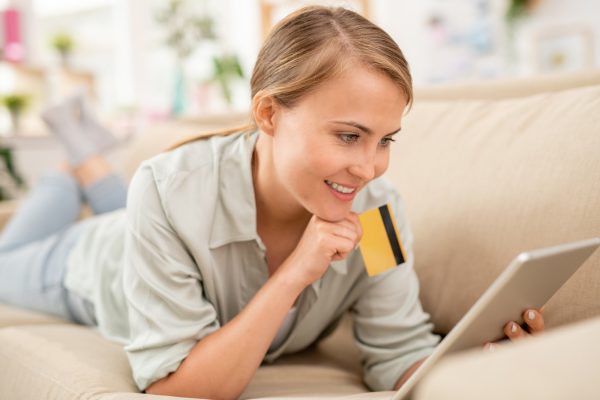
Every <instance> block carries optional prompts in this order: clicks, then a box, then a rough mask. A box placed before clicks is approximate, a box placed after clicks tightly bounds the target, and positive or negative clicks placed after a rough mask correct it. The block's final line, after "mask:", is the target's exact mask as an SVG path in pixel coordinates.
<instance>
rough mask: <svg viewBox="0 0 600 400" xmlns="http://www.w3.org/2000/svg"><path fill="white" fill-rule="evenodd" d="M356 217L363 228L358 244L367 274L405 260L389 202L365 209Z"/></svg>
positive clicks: (381, 270)
mask: <svg viewBox="0 0 600 400" xmlns="http://www.w3.org/2000/svg"><path fill="white" fill-rule="evenodd" d="M358 218H359V220H360V224H361V226H362V230H363V235H362V238H361V240H360V242H359V244H358V245H359V249H360V254H361V255H362V258H363V261H364V263H365V268H366V269H367V274H368V275H369V276H375V275H378V274H380V273H382V272H384V271H387V270H388V269H391V268H394V267H396V266H398V265H400V264H403V263H404V262H405V260H406V253H405V251H404V246H403V245H402V240H401V239H400V235H399V234H398V229H397V227H396V222H395V219H394V215H393V213H392V209H391V207H390V206H389V204H385V205H383V206H381V207H378V208H374V209H372V210H368V211H365V212H364V213H362V214H360V215H359V216H358Z"/></svg>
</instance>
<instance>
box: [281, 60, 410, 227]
mask: <svg viewBox="0 0 600 400" xmlns="http://www.w3.org/2000/svg"><path fill="white" fill-rule="evenodd" d="M405 107H406V99H405V96H404V95H403V93H402V91H401V90H400V88H398V87H397V86H396V84H394V83H393V81H392V80H391V79H390V78H388V77H387V76H385V75H383V74H382V73H379V72H375V71H372V70H370V69H368V68H366V67H362V66H353V67H351V68H348V70H347V72H346V73H345V74H342V75H341V76H339V77H336V78H334V79H331V80H329V81H327V82H325V83H323V84H322V85H321V86H319V88H317V89H316V90H314V91H313V92H310V93H309V94H308V95H306V96H304V97H303V98H302V99H301V100H300V101H299V102H298V103H297V104H296V105H294V106H293V107H292V108H280V109H279V112H278V113H276V114H275V119H274V122H275V124H274V132H273V162H274V167H275V174H276V177H277V180H278V181H279V183H280V184H281V185H282V186H283V188H284V189H286V190H287V191H288V192H289V194H290V195H291V196H292V197H293V198H294V199H295V200H296V201H297V202H298V203H299V204H300V205H301V206H302V207H304V208H305V209H306V210H307V211H309V212H310V213H311V214H315V215H317V216H318V217H320V218H323V219H325V220H328V221H339V220H341V219H343V218H345V217H346V215H348V213H349V212H350V210H351V208H352V200H353V199H354V198H355V197H356V194H357V193H358V191H360V190H361V189H362V188H363V187H364V186H365V185H366V184H367V183H368V182H369V181H370V180H372V179H374V178H376V177H378V176H380V175H382V174H383V173H384V172H385V170H386V169H387V166H388V159H389V153H390V146H391V145H392V137H393V134H394V133H396V132H397V131H398V130H399V129H400V122H401V119H402V114H403V112H404V108H405Z"/></svg>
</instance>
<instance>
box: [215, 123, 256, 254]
mask: <svg viewBox="0 0 600 400" xmlns="http://www.w3.org/2000/svg"><path fill="white" fill-rule="evenodd" d="M257 138H258V132H253V133H251V134H249V135H245V134H242V135H240V136H239V138H237V139H235V140H234V141H232V143H231V144H230V145H229V146H227V148H226V149H224V150H223V152H222V154H220V155H219V157H220V159H219V160H218V161H217V163H216V164H217V165H216V166H215V168H216V171H215V172H216V174H217V175H218V178H217V179H218V188H217V191H218V195H217V201H216V205H215V210H214V212H215V215H214V219H213V226H212V230H211V234H210V248H211V249H214V248H216V247H220V246H224V245H226V244H229V243H232V242H238V241H247V240H255V239H258V234H257V232H256V202H255V197H254V184H253V181H252V153H253V152H254V146H255V144H256V139H257Z"/></svg>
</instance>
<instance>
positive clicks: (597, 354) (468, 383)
mask: <svg viewBox="0 0 600 400" xmlns="http://www.w3.org/2000/svg"><path fill="white" fill-rule="evenodd" d="M599 336H600V317H595V318H594V319H590V320H586V321H583V322H579V323H577V324H573V325H569V326H564V327H561V328H557V329H554V330H552V331H549V332H546V333H545V334H543V335H541V336H539V337H537V338H533V339H529V340H523V341H521V342H519V343H514V344H507V345H500V346H499V347H500V348H499V349H498V350H496V351H494V352H484V351H482V350H473V351H468V352H465V353H461V354H458V355H455V356H450V357H448V358H447V359H445V360H444V361H442V362H441V363H440V364H439V365H438V366H436V367H435V368H434V369H433V370H432V371H431V372H430V373H429V374H428V375H427V377H426V378H425V379H424V380H423V382H421V384H420V385H419V386H418V387H417V389H416V392H415V394H416V395H415V400H429V399H436V400H443V399H462V400H469V399H477V400H479V399H488V400H501V399H502V400H504V399H532V398H535V399H546V400H554V399H556V400H559V399H572V398H581V399H599V398H600V386H599V385H598V371H597V368H598V362H599V361H600V346H598V337H599Z"/></svg>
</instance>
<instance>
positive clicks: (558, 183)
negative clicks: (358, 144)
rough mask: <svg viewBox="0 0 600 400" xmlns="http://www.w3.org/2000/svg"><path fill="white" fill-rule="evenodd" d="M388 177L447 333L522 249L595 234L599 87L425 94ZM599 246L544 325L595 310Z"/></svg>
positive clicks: (598, 232)
mask: <svg viewBox="0 0 600 400" xmlns="http://www.w3.org/2000/svg"><path fill="white" fill-rule="evenodd" d="M388 177H390V178H391V179H392V180H393V181H394V183H395V185H396V187H397V188H398V189H399V190H400V192H401V193H402V194H403V196H404V198H405V200H406V203H407V211H408V216H409V219H410V221H411V223H412V228H413V232H414V236H415V242H414V247H415V254H416V265H415V267H416V270H417V272H418V274H419V277H420V279H421V286H422V290H421V297H422V301H423V305H424V308H425V309H426V310H427V311H428V312H430V313H431V315H432V318H433V322H434V324H435V325H436V328H437V330H438V331H440V332H444V333H445V332H448V331H449V330H450V329H451V328H452V326H454V324H455V323H456V322H457V321H458V320H459V319H460V318H461V316H462V315H463V314H464V313H465V312H466V311H467V310H468V308H469V307H470V306H471V305H472V304H473V303H474V302H475V300H476V299H477V298H478V297H479V296H480V295H481V294H482V293H483V291H484V290H485V289H486V288H487V287H488V286H489V285H490V284H491V282H492V281H493V280H494V279H495V278H496V276H498V275H499V273H500V272H501V271H502V270H503V269H504V268H505V267H506V266H507V265H508V263H509V262H510V261H511V260H512V259H513V258H514V257H515V256H516V255H517V254H518V253H519V252H522V251H525V250H529V249H535V248H540V247H545V246H550V245H556V244H559V243H564V242H568V241H574V240H581V239H586V238H590V237H594V236H600V80H599V82H598V86H591V87H586V88H581V89H573V90H565V91H557V92H552V93H542V94H539V95H535V96H531V97H520V98H509V99H504V100H448V101H442V100H430V101H426V100H423V101H418V102H417V103H415V105H414V107H413V109H412V110H411V111H410V113H409V114H408V115H407V116H406V119H405V121H404V124H403V129H402V133H401V134H400V135H398V140H397V143H395V144H394V146H393V150H392V157H391V161H390V169H389V170H388ZM598 293H600V252H596V253H595V254H594V255H593V256H592V257H591V258H590V259H589V260H588V261H587V262H586V263H585V265H584V266H583V267H582V268H581V269H580V270H579V271H578V272H577V273H576V275H575V276H574V277H573V278H572V279H571V280H570V281H569V282H568V283H567V284H566V286H564V287H563V288H562V289H561V290H560V291H559V292H558V293H557V294H556V295H555V297H554V298H553V299H552V300H551V301H550V302H549V304H548V306H547V308H546V310H545V315H546V319H547V323H548V326H550V327H552V326H556V325H561V324H564V323H567V322H570V321H575V320H579V319H582V318H585V317H589V316H593V315H600V296H598Z"/></svg>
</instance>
